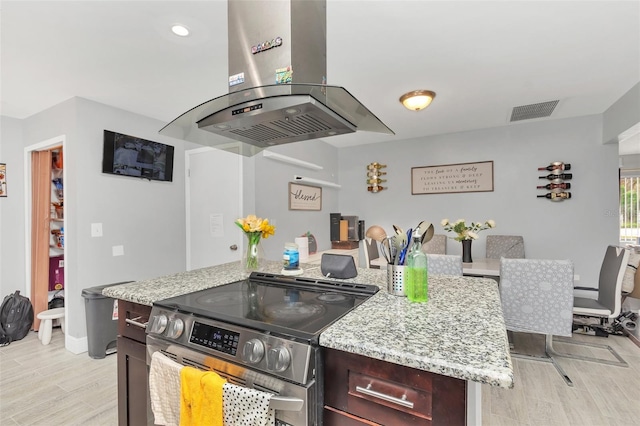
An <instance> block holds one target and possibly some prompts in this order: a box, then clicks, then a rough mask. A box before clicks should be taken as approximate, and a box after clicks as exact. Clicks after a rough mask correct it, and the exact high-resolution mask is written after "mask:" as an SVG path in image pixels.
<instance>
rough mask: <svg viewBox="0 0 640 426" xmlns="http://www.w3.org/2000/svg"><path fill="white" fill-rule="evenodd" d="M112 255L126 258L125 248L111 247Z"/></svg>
mask: <svg viewBox="0 0 640 426" xmlns="http://www.w3.org/2000/svg"><path fill="white" fill-rule="evenodd" d="M111 253H112V254H113V255H114V256H124V246H113V247H111Z"/></svg>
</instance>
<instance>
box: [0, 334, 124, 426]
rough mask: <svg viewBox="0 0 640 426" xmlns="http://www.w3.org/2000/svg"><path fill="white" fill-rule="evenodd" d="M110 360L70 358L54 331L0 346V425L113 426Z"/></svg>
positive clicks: (113, 382) (113, 360) (114, 403)
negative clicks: (44, 340) (45, 340)
mask: <svg viewBox="0 0 640 426" xmlns="http://www.w3.org/2000/svg"><path fill="white" fill-rule="evenodd" d="M116 358H117V357H116V355H115V354H114V355H108V356H107V357H106V358H104V359H92V358H91V357H89V355H87V353H86V352H85V353H82V354H79V355H74V354H72V353H71V352H69V351H67V350H65V349H64V335H63V334H62V331H61V330H60V329H59V328H54V330H53V336H52V339H51V343H50V344H48V345H47V346H43V345H42V344H41V343H40V341H39V340H38V334H37V333H35V332H30V333H29V334H28V335H27V336H26V337H25V338H24V339H22V340H19V341H16V342H13V343H11V344H10V345H8V346H4V347H0V425H2V426H14V425H43V426H45V425H46V426H55V425H65V426H66V425H117V424H118V405H117V399H118V398H117V376H116V374H117V373H116V361H117V359H116Z"/></svg>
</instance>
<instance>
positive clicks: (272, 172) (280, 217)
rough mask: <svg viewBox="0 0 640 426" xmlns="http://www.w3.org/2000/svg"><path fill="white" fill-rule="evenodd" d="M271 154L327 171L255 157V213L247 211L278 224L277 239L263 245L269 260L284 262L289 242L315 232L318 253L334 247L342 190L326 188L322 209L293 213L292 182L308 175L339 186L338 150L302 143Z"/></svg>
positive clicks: (323, 144) (274, 150)
mask: <svg viewBox="0 0 640 426" xmlns="http://www.w3.org/2000/svg"><path fill="white" fill-rule="evenodd" d="M270 151H273V152H277V153H279V154H283V155H287V156H289V157H293V158H297V159H299V160H303V161H307V162H310V163H315V164H317V165H319V166H322V167H323V170H310V169H305V168H302V167H299V166H296V165H292V164H286V163H281V162H277V161H274V160H271V159H269V158H265V157H263V156H262V154H261V153H260V154H257V155H256V156H255V157H254V158H255V210H254V211H251V210H245V214H250V213H255V214H257V215H258V216H260V217H267V218H268V219H269V220H271V221H273V222H274V224H275V225H276V233H275V235H274V236H273V237H270V238H269V239H267V240H265V241H264V242H263V244H262V245H263V247H264V248H265V253H266V255H267V258H269V259H271V260H280V259H282V252H283V250H284V244H285V243H286V242H293V241H294V238H295V237H299V236H301V235H303V234H304V233H306V232H307V231H309V232H311V233H312V234H313V235H314V236H315V237H316V241H317V243H318V250H327V249H330V248H331V241H330V238H329V213H333V212H339V211H340V209H339V207H338V206H339V204H338V194H339V191H340V190H339V189H336V188H329V187H323V188H322V210H321V211H301V210H293V211H292V210H289V198H288V194H289V182H291V181H293V176H294V175H301V176H306V177H310V178H314V179H321V180H325V181H329V182H336V183H338V181H339V177H338V172H337V168H338V166H337V165H338V149H337V148H335V147H334V146H331V145H329V144H327V143H325V142H322V141H320V140H313V141H306V142H299V143H294V144H287V145H282V146H279V147H274V148H271V149H270Z"/></svg>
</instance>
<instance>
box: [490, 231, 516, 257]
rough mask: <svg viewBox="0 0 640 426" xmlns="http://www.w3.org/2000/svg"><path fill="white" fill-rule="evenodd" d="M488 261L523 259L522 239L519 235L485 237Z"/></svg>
mask: <svg viewBox="0 0 640 426" xmlns="http://www.w3.org/2000/svg"><path fill="white" fill-rule="evenodd" d="M486 257H487V258H488V259H500V258H501V257H507V258H509V259H524V238H522V237H521V236H520V235H487V254H486Z"/></svg>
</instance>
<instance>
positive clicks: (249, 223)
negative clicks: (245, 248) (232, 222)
mask: <svg viewBox="0 0 640 426" xmlns="http://www.w3.org/2000/svg"><path fill="white" fill-rule="evenodd" d="M236 225H238V227H240V229H242V230H243V231H244V232H245V233H260V236H261V237H262V238H268V237H269V236H271V235H274V234H275V231H276V227H275V226H273V225H271V224H269V219H262V218H261V217H257V216H256V215H254V214H250V215H247V217H245V218H240V219H237V220H236Z"/></svg>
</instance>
